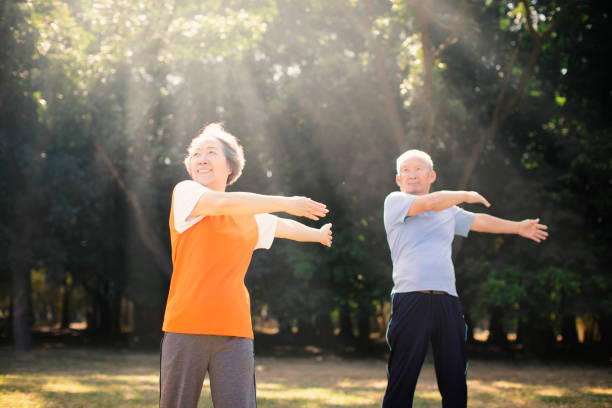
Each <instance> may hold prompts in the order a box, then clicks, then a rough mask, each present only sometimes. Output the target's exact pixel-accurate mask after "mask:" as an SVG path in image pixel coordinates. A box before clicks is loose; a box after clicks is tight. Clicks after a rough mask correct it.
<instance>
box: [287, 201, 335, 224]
mask: <svg viewBox="0 0 612 408" xmlns="http://www.w3.org/2000/svg"><path fill="white" fill-rule="evenodd" d="M285 212H286V213H287V214H291V215H295V216H298V217H306V218H310V219H311V220H315V221H317V220H318V219H319V218H320V217H325V216H326V215H327V213H328V212H329V210H328V209H327V206H326V205H325V204H323V203H318V202H316V201H314V200H311V199H310V198H308V197H298V196H294V197H287V199H286V209H285Z"/></svg>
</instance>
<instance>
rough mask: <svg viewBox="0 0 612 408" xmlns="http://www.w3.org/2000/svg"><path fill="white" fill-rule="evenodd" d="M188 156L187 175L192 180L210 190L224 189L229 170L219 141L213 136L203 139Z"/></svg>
mask: <svg viewBox="0 0 612 408" xmlns="http://www.w3.org/2000/svg"><path fill="white" fill-rule="evenodd" d="M189 156H190V158H189V175H191V178H192V179H193V180H194V181H197V182H198V183H200V184H202V185H204V186H206V187H208V188H210V189H211V190H217V191H225V187H226V184H227V178H228V176H229V175H230V174H231V170H230V168H229V166H228V164H227V160H226V158H225V153H224V150H223V143H221V141H219V140H218V139H215V138H207V139H204V140H202V141H201V142H200V143H198V144H197V145H196V146H195V147H194V149H193V150H192V151H191V153H190V155H189Z"/></svg>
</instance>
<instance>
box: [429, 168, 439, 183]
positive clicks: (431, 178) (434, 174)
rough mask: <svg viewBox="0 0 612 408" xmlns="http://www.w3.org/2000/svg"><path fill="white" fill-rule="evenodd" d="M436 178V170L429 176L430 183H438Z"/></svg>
mask: <svg viewBox="0 0 612 408" xmlns="http://www.w3.org/2000/svg"><path fill="white" fill-rule="evenodd" d="M436 177H437V174H436V172H435V171H434V170H432V171H431V174H430V175H429V182H430V183H433V182H434V181H436Z"/></svg>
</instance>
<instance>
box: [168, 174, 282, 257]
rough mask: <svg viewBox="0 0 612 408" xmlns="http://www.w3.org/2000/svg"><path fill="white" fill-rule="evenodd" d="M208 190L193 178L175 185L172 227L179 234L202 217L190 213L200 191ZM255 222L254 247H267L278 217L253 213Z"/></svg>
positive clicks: (271, 240) (269, 244) (270, 244)
mask: <svg viewBox="0 0 612 408" xmlns="http://www.w3.org/2000/svg"><path fill="white" fill-rule="evenodd" d="M209 190H210V189H209V188H208V187H205V186H203V185H202V184H200V183H198V182H197V181H193V180H184V181H181V182H180V183H178V184H177V185H176V187H175V188H174V202H173V205H174V228H176V230H177V231H178V232H179V234H182V233H183V232H185V231H187V230H188V229H189V228H190V227H192V226H194V225H195V224H197V223H198V222H199V221H200V220H202V219H203V218H204V216H203V215H200V216H197V217H194V216H193V215H190V214H191V211H193V208H194V207H195V205H196V204H197V202H198V200H199V199H200V196H201V195H202V193H203V192H205V191H209ZM255 222H257V228H258V229H259V239H258V240H257V245H255V249H259V248H263V249H269V248H270V247H271V246H272V242H273V241H274V234H275V233H276V224H277V222H278V217H277V216H275V215H272V214H267V213H262V214H255Z"/></svg>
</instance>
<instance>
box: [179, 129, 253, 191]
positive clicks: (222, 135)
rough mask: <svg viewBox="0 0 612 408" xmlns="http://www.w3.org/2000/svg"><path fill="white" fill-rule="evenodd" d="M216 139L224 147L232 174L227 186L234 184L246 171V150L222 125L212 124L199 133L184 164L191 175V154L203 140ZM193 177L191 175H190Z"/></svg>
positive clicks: (190, 145)
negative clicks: (244, 170) (243, 170)
mask: <svg viewBox="0 0 612 408" xmlns="http://www.w3.org/2000/svg"><path fill="white" fill-rule="evenodd" d="M208 138H214V139H217V140H218V141H220V142H221V144H222V145H223V153H224V154H225V160H226V161H227V165H228V166H229V168H230V171H231V174H230V175H229V177H228V178H227V185H228V186H229V185H230V184H233V183H234V182H235V181H236V180H238V177H240V175H241V174H242V169H244V163H245V160H244V149H243V148H242V145H240V142H239V141H238V138H237V137H236V136H234V135H232V134H231V133H229V132H227V131H226V130H225V129H224V128H223V124H222V123H219V122H217V123H210V124H208V125H206V126H204V127H202V129H200V131H199V132H198V135H197V136H196V137H194V138H193V139H192V140H191V143H190V144H189V147H187V156H185V160H184V164H185V168H186V169H187V173H189V162H190V160H191V154H192V153H193V150H194V149H195V148H196V146H197V145H198V144H199V143H200V141H201V140H203V139H208ZM190 175H191V174H190Z"/></svg>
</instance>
